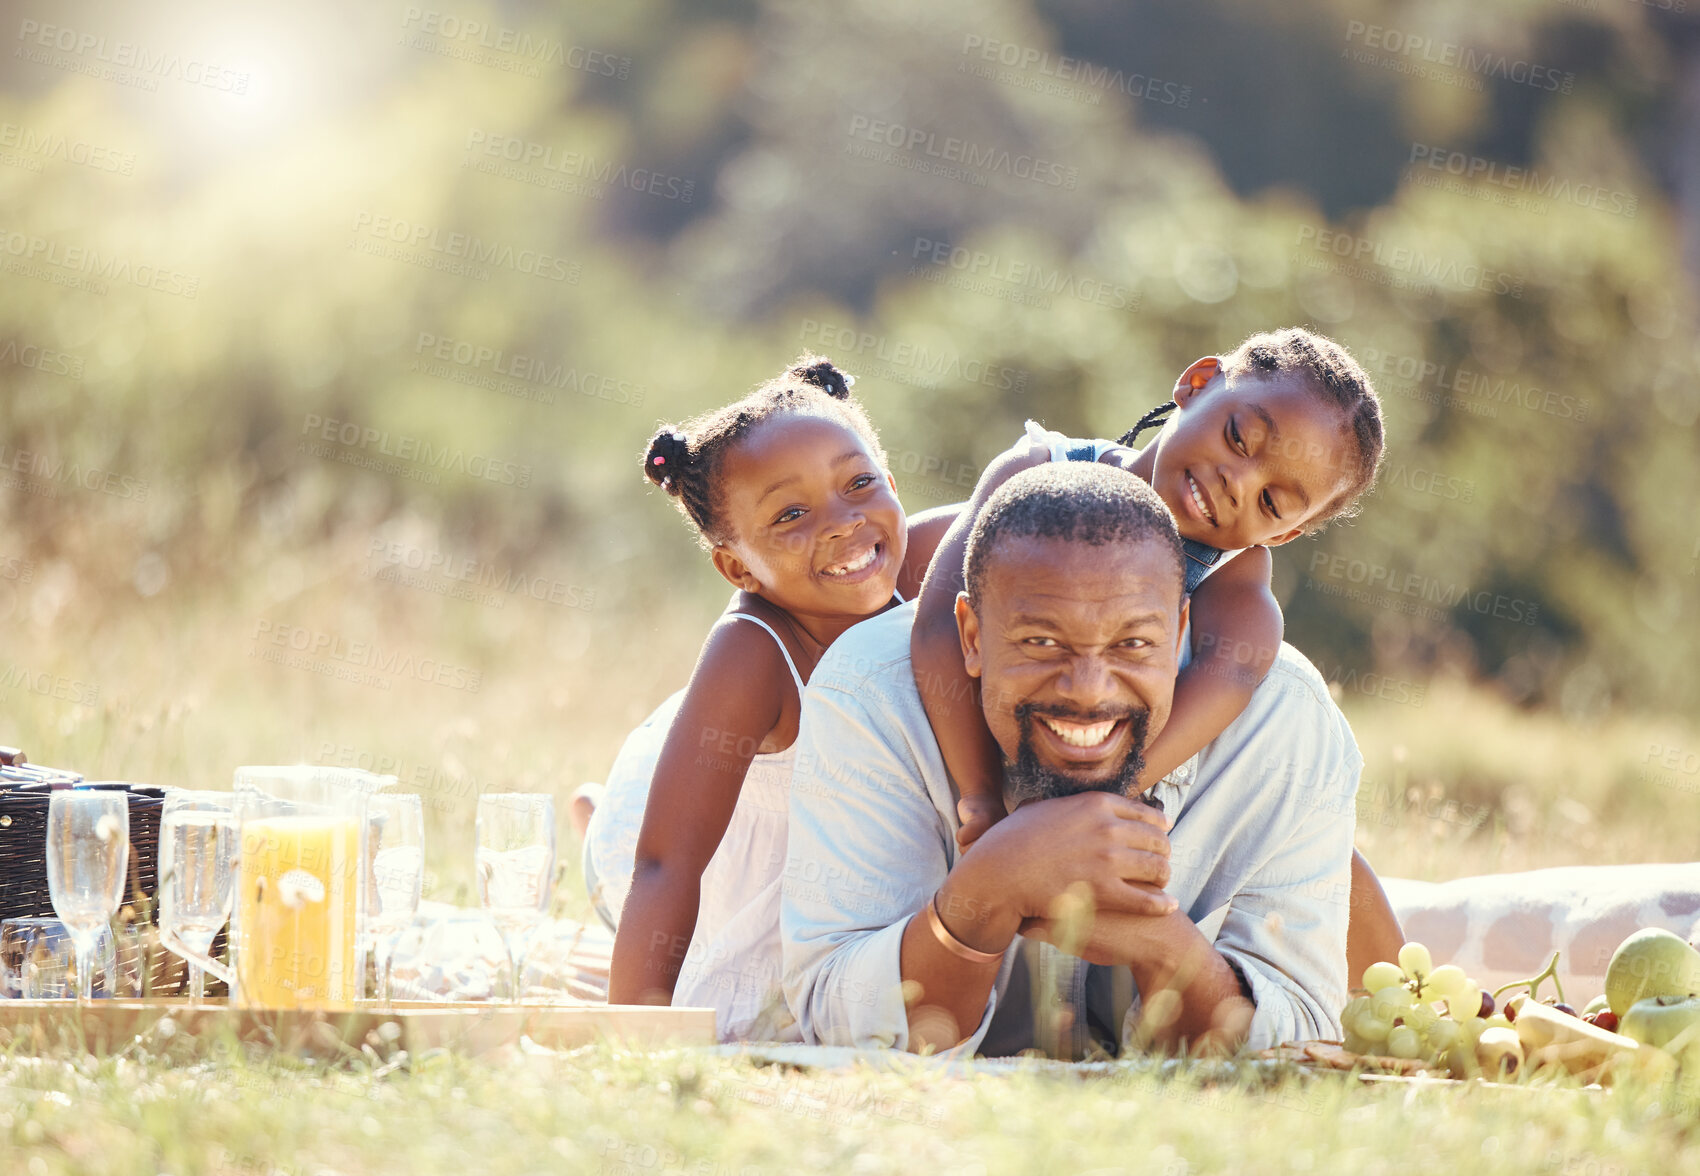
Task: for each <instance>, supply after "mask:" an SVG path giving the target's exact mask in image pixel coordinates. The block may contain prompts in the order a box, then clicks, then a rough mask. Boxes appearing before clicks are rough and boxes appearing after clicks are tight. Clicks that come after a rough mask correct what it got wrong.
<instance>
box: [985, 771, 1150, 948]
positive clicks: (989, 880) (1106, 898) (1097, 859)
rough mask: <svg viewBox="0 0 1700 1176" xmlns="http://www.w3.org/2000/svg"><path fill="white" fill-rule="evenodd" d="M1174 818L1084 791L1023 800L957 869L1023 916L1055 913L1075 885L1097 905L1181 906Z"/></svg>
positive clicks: (1128, 908)
mask: <svg viewBox="0 0 1700 1176" xmlns="http://www.w3.org/2000/svg"><path fill="white" fill-rule="evenodd" d="M1168 825H1169V822H1168V820H1167V818H1165V817H1164V816H1163V814H1162V813H1161V812H1159V811H1158V810H1156V809H1154V808H1151V807H1150V806H1149V805H1144V804H1141V803H1139V802H1138V801H1135V800H1130V799H1128V798H1127V797H1125V796H1116V795H1114V794H1112V793H1108V792H1085V793H1081V794H1079V795H1076V796H1063V797H1056V798H1054V799H1051V800H1040V801H1033V802H1031V803H1028V804H1024V805H1022V806H1021V807H1020V808H1018V809H1017V810H1016V811H1015V812H1014V813H1012V814H1010V815H1009V816H1008V817H1006V818H1004V819H1003V820H1002V821H999V822H998V823H997V824H996V825H994V826H992V828H991V829H990V830H988V831H987V832H986V834H985V836H983V837H982V838H980V840H979V842H978V844H977V848H976V849H975V850H974V852H973V853H972V854H969V855H967V856H965V857H964V858H963V859H962V861H961V862H960V863H959V864H958V865H957V868H956V870H955V871H953V879H954V876H955V874H958V873H961V874H968V875H971V876H973V882H978V883H980V884H978V885H974V884H973V883H971V882H970V879H969V878H966V877H965V878H963V879H960V880H959V881H960V882H963V883H970V885H971V886H972V889H973V891H974V892H976V893H977V895H978V896H979V897H980V898H982V899H984V900H989V901H990V902H993V903H996V904H998V905H1000V906H1002V907H1003V908H1004V909H1006V910H1008V911H1009V912H1010V914H1012V915H1014V916H1015V917H1016V920H1017V921H1019V920H1020V919H1029V918H1049V917H1050V916H1051V914H1052V907H1053V903H1055V901H1056V900H1057V898H1058V896H1060V895H1062V894H1064V893H1067V892H1069V891H1070V889H1071V888H1073V889H1074V890H1075V891H1076V892H1079V893H1083V894H1085V895H1089V896H1090V898H1091V902H1092V905H1093V908H1094V909H1095V910H1099V911H1119V912H1121V913H1123V914H1128V915H1142V916H1157V915H1166V914H1169V913H1170V912H1171V911H1174V910H1175V909H1176V903H1175V900H1174V899H1173V898H1171V897H1170V896H1169V895H1167V894H1164V893H1163V887H1165V886H1167V885H1168V883H1169V836H1168Z"/></svg>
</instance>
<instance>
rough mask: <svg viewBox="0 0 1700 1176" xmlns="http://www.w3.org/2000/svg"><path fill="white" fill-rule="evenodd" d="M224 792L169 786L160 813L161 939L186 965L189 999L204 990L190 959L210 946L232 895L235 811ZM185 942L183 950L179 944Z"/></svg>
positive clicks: (202, 974) (226, 916)
mask: <svg viewBox="0 0 1700 1176" xmlns="http://www.w3.org/2000/svg"><path fill="white" fill-rule="evenodd" d="M232 800H233V798H232V796H231V794H230V793H228V792H192V791H190V790H188V789H184V788H174V789H172V790H171V791H170V792H169V793H167V794H166V797H165V805H164V806H163V808H162V809H161V811H160V812H161V815H160V819H159V930H160V941H161V942H162V943H164V944H165V946H166V948H167V949H169V950H170V951H171V952H173V954H176V955H179V956H182V957H183V959H184V961H185V962H186V963H187V964H188V965H189V1004H190V1006H191V1007H193V1006H196V1005H199V1004H200V1003H201V1000H202V998H203V997H204V996H205V995H206V986H207V976H206V972H205V970H203V969H202V968H201V966H200V965H199V964H197V963H195V959H196V957H204V956H206V955H207V954H208V953H209V952H210V951H211V950H212V943H213V940H214V939H215V938H217V937H218V932H219V928H221V927H223V926H224V924H225V922H226V921H227V920H228V919H229V918H230V905H231V902H232V900H233V899H234V897H235V874H236V839H237V825H236V814H235V812H234V811H233V809H232V807H231V802H232ZM180 946H181V947H186V948H187V949H188V950H187V951H180V950H178V948H179V947H180Z"/></svg>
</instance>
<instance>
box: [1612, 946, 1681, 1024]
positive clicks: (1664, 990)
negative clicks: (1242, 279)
mask: <svg viewBox="0 0 1700 1176" xmlns="http://www.w3.org/2000/svg"><path fill="white" fill-rule="evenodd" d="M1696 994H1700V951H1695V950H1694V949H1693V948H1692V947H1689V946H1688V944H1687V943H1685V942H1684V941H1683V940H1682V938H1681V937H1680V936H1677V935H1673V934H1671V933H1670V932H1669V931H1666V930H1664V929H1663V928H1660V927H1646V928H1643V929H1642V930H1640V931H1637V932H1635V934H1633V935H1631V936H1630V937H1629V938H1628V939H1625V940H1624V941H1623V942H1622V943H1621V944H1619V945H1618V948H1617V951H1615V952H1614V953H1612V957H1611V963H1610V964H1608V965H1606V1001H1607V1003H1608V1004H1610V1005H1611V1011H1612V1012H1614V1013H1616V1014H1617V1015H1618V1019H1619V1022H1620V1023H1621V1021H1622V1018H1623V1016H1624V1014H1626V1013H1628V1012H1629V1009H1630V1007H1631V1006H1632V1005H1634V1004H1635V1002H1636V1001H1639V1000H1645V999H1646V998H1647V997H1650V996H1691V995H1696Z"/></svg>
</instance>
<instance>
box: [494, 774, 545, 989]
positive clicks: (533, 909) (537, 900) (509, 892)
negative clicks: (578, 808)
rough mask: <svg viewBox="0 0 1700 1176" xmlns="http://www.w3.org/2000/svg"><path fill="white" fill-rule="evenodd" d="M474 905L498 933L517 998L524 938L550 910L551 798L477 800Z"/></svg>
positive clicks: (508, 795) (524, 795)
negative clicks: (504, 942) (477, 904)
mask: <svg viewBox="0 0 1700 1176" xmlns="http://www.w3.org/2000/svg"><path fill="white" fill-rule="evenodd" d="M476 865H477V869H476V871H475V872H476V874H477V877H478V902H479V904H480V905H481V906H483V908H484V909H485V910H486V911H488V912H489V913H490V917H491V918H492V919H494V920H495V922H496V925H497V926H498V927H500V928H501V929H502V937H503V939H504V940H505V941H506V942H507V945H508V961H509V965H510V967H511V970H512V981H511V983H512V991H513V993H514V995H515V999H518V994H519V965H520V961H521V959H523V958H524V955H525V937H526V934H527V932H528V931H530V929H531V928H533V927H535V926H536V925H537V924H538V923H539V922H541V921H542V919H543V915H544V912H545V911H547V910H548V909H549V899H550V897H551V895H552V892H553V890H554V885H553V883H554V878H555V799H554V797H552V796H544V795H541V794H539V793H535V792H489V793H486V794H484V795H483V796H480V797H479V798H478V855H477V863H476Z"/></svg>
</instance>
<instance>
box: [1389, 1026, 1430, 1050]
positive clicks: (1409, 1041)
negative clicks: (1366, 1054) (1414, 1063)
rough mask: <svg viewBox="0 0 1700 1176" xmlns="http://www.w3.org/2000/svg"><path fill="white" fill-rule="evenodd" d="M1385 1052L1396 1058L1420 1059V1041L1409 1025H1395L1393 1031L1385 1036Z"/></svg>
mask: <svg viewBox="0 0 1700 1176" xmlns="http://www.w3.org/2000/svg"><path fill="white" fill-rule="evenodd" d="M1387 1052H1388V1053H1390V1054H1392V1055H1393V1056H1394V1057H1396V1058H1416V1057H1421V1056H1422V1052H1423V1043H1422V1039H1421V1038H1420V1037H1418V1036H1417V1031H1416V1030H1415V1029H1413V1028H1411V1027H1410V1026H1409V1025H1395V1026H1393V1031H1392V1032H1391V1033H1389V1034H1388V1035H1387Z"/></svg>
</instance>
